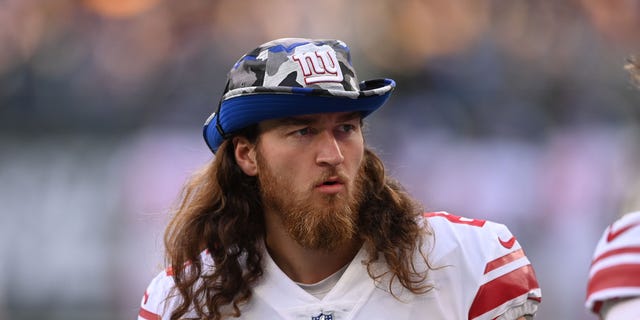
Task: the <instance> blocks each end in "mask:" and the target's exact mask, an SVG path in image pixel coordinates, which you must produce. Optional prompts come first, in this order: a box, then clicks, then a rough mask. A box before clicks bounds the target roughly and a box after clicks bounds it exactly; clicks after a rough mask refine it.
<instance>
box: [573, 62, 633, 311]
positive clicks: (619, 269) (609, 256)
mask: <svg viewBox="0 0 640 320" xmlns="http://www.w3.org/2000/svg"><path fill="white" fill-rule="evenodd" d="M638 58H639V57H631V58H630V59H629V63H628V64H627V65H625V69H626V70H627V71H629V74H630V76H631V81H632V82H633V83H634V84H635V85H637V86H638V87H640V60H639V59H638ZM633 196H637V195H636V194H634V195H633ZM636 201H637V199H636ZM635 205H637V204H635ZM585 306H586V308H587V310H589V311H591V312H593V313H595V314H597V315H598V316H599V317H600V319H603V320H620V319H640V211H636V212H630V213H628V214H625V215H623V216H622V217H620V218H619V219H618V220H617V221H615V222H614V223H612V224H611V225H610V226H608V227H607V228H606V229H605V230H604V233H603V234H602V237H601V238H600V241H599V242H598V244H597V246H596V250H595V252H594V254H593V260H592V262H591V268H590V270H589V280H588V285H587V299H586V302H585Z"/></svg>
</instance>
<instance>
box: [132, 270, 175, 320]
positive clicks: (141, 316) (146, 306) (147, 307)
mask: <svg viewBox="0 0 640 320" xmlns="http://www.w3.org/2000/svg"><path fill="white" fill-rule="evenodd" d="M173 286H174V282H173V278H172V272H171V269H167V270H165V271H162V272H160V273H159V274H158V275H157V276H156V277H155V278H153V280H151V283H149V286H148V287H147V290H146V291H145V292H144V295H143V296H142V301H140V312H139V313H138V320H165V319H169V315H164V316H163V314H164V313H165V311H166V310H168V308H167V301H169V295H170V294H171V291H172V289H173Z"/></svg>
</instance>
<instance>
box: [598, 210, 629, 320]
mask: <svg viewBox="0 0 640 320" xmlns="http://www.w3.org/2000/svg"><path fill="white" fill-rule="evenodd" d="M631 297H640V211H638V212H633V213H629V214H626V215H624V216H622V217H621V218H620V219H618V220H617V221H615V222H614V223H613V224H611V225H610V226H609V227H607V229H606V230H605V231H604V233H603V234H602V237H601V238H600V241H599V242H598V245H597V246H596V249H595V252H594V254H593V260H592V262H591V269H590V270H589V283H588V285H587V298H586V302H585V306H586V308H587V309H588V310H590V311H592V312H594V313H596V314H599V313H600V311H601V308H602V305H603V303H604V302H606V301H611V300H614V299H620V298H631Z"/></svg>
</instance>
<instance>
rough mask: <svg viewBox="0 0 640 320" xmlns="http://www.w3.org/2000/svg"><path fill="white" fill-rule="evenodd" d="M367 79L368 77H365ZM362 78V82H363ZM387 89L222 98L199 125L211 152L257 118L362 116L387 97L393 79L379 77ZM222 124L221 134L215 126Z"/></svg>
mask: <svg viewBox="0 0 640 320" xmlns="http://www.w3.org/2000/svg"><path fill="white" fill-rule="evenodd" d="M366 82H368V81H366ZM366 82H364V83H366ZM383 84H384V86H388V90H386V92H384V93H383V94H374V95H368V94H367V91H369V90H367V89H368V88H366V87H365V88H361V89H364V90H362V91H361V94H360V95H359V96H358V97H357V98H347V97H340V96H335V95H314V94H305V93H301V92H296V93H293V92H292V93H256V94H249V95H241V96H236V97H233V98H230V99H227V100H224V101H222V103H221V105H220V108H218V110H219V114H216V113H213V114H212V115H211V116H210V117H209V119H207V122H206V123H205V125H204V128H203V135H204V140H205V141H206V143H207V145H208V146H209V148H210V149H211V151H213V153H215V152H216V151H217V150H218V148H219V147H220V145H221V144H222V142H223V141H224V140H225V138H226V137H228V136H229V135H233V133H234V132H236V131H238V130H240V129H243V128H246V127H248V126H250V125H253V124H256V123H259V122H261V121H265V120H270V119H278V118H285V117H292V116H299V115H305V114H315V113H329V112H355V111H360V112H362V116H363V117H366V116H368V115H369V114H371V113H372V112H374V111H375V110H377V109H378V108H380V107H381V106H382V105H383V104H384V103H385V102H386V101H387V99H389V96H390V95H391V92H392V91H393V88H394V87H395V82H394V81H393V80H391V79H384V80H383ZM218 117H219V118H218ZM218 124H219V126H220V127H221V128H222V130H223V132H224V133H225V136H223V135H222V134H221V132H220V131H219V130H218V128H217V125H218Z"/></svg>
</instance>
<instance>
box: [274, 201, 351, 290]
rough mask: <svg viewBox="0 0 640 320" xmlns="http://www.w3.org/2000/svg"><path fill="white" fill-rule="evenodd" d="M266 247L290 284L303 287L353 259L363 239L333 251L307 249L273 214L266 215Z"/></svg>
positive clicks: (323, 277) (326, 275)
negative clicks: (293, 283) (297, 284)
mask: <svg viewBox="0 0 640 320" xmlns="http://www.w3.org/2000/svg"><path fill="white" fill-rule="evenodd" d="M265 223H266V227H267V228H266V229H267V230H266V237H265V244H266V247H267V250H268V251H269V254H270V255H271V257H272V258H273V261H274V262H275V263H276V264H277V265H278V267H279V268H280V269H281V270H282V271H283V272H284V273H285V274H286V275H287V276H288V277H289V278H290V279H291V280H293V281H295V282H299V283H305V284H312V283H316V282H319V281H321V280H323V279H325V278H327V277H329V276H330V275H332V274H334V273H335V272H337V271H338V270H340V269H341V268H342V267H344V266H345V265H347V264H348V263H350V262H351V260H353V258H354V257H355V255H356V254H357V253H358V251H359V250H360V247H361V246H362V240H360V239H357V238H353V239H350V240H348V241H347V242H346V243H344V244H343V245H340V246H338V247H337V248H336V249H334V250H326V249H309V248H305V247H303V246H301V245H300V244H299V243H298V242H297V241H295V240H294V239H293V238H291V236H290V235H289V234H288V233H287V230H285V228H284V227H283V225H282V223H281V222H280V218H279V217H278V216H277V215H274V214H266V215H265Z"/></svg>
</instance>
